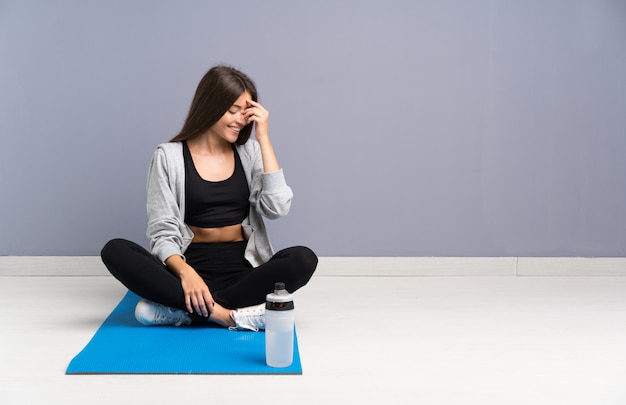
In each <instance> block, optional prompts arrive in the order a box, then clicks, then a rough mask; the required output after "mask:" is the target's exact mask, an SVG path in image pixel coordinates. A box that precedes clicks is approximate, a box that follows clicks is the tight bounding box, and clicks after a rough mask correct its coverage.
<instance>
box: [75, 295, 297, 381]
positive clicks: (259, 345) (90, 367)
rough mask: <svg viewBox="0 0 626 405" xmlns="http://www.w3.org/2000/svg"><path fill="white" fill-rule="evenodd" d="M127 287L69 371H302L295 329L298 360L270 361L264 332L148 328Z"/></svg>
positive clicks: (267, 372)
mask: <svg viewBox="0 0 626 405" xmlns="http://www.w3.org/2000/svg"><path fill="white" fill-rule="evenodd" d="M139 299H140V298H139V297H138V296H137V295H135V294H133V293H132V292H130V291H129V292H128V293H127V294H126V296H125V297H124V298H123V299H122V301H121V302H120V303H119V304H118V306H117V307H116V308H115V309H114V310H113V312H112V313H111V315H109V317H108V318H107V319H106V320H105V321H104V323H103V324H102V326H100V328H99V329H98V331H97V332H96V334H95V335H94V337H93V338H92V339H91V341H90V342H89V343H88V344H87V346H86V347H85V348H84V349H83V350H82V351H81V352H80V353H79V354H78V355H76V357H74V359H73V360H72V361H71V362H70V364H69V366H68V367H67V371H66V374H302V365H301V363H300V354H299V352H298V341H297V336H296V335H295V332H294V356H293V363H292V365H291V366H289V367H285V368H272V367H269V366H267V365H266V364H265V333H263V332H235V331H230V330H228V329H225V328H221V327H210V326H209V327H207V326H204V327H193V326H191V327H190V326H186V327H176V326H153V327H147V326H143V325H141V324H139V322H137V321H136V320H135V315H134V311H135V305H136V304H137V302H138V301H139Z"/></svg>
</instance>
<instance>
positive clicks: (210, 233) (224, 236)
mask: <svg viewBox="0 0 626 405" xmlns="http://www.w3.org/2000/svg"><path fill="white" fill-rule="evenodd" d="M189 229H191V232H193V240H192V243H218V242H240V241H242V240H244V237H243V228H242V226H241V224H237V225H229V226H222V227H220V228H200V227H197V226H191V225H190V226H189Z"/></svg>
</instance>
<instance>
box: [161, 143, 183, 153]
mask: <svg viewBox="0 0 626 405" xmlns="http://www.w3.org/2000/svg"><path fill="white" fill-rule="evenodd" d="M182 149H183V143H182V142H165V143H162V144H159V145H157V147H156V150H157V151H159V150H160V151H163V152H164V153H166V154H170V153H174V152H178V151H181V150H182Z"/></svg>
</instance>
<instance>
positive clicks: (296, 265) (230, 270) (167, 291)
mask: <svg viewBox="0 0 626 405" xmlns="http://www.w3.org/2000/svg"><path fill="white" fill-rule="evenodd" d="M245 248H246V242H245V241H243V242H228V243H192V244H191V245H190V246H189V247H188V248H187V251H186V252H185V257H186V259H187V263H189V265H190V266H191V267H193V268H194V269H195V270H196V272H198V274H199V275H200V276H201V277H202V279H204V282H205V283H206V284H207V286H208V287H209V291H211V295H212V296H213V299H214V300H215V302H217V303H218V304H220V305H221V306H223V307H224V308H227V309H236V308H243V307H248V306H251V305H257V304H261V303H263V302H265V296H266V295H267V294H269V293H271V292H272V291H274V283H276V282H279V281H280V282H283V283H285V288H286V289H287V291H289V292H294V291H296V290H297V289H299V288H300V287H302V286H304V285H305V284H306V283H307V282H308V281H309V279H310V278H311V276H312V275H313V272H314V271H315V268H316V267H317V256H316V255H315V253H313V251H311V249H309V248H306V247H304V246H295V247H291V248H287V249H284V250H281V251H280V252H277V253H276V254H275V255H274V256H272V258H271V259H270V260H269V261H268V262H267V263H264V264H262V265H260V266H258V267H256V268H253V267H252V265H250V263H248V261H247V260H246V259H245V258H244V252H245ZM101 257H102V261H103V262H104V264H105V266H106V267H107V268H108V269H109V271H110V272H111V274H113V276H114V277H115V278H117V279H118V280H119V281H120V282H121V283H122V284H124V285H125V286H126V287H127V288H128V289H129V290H131V291H132V292H134V293H135V294H137V295H139V296H140V297H142V298H146V299H148V300H150V301H153V302H157V303H159V304H163V305H166V306H168V307H173V308H178V309H182V310H185V311H186V306H185V294H184V292H183V288H182V285H181V282H180V279H179V278H178V277H177V276H176V275H174V274H173V273H172V272H170V271H169V270H168V268H167V266H165V265H164V264H163V263H161V261H160V260H158V259H157V258H156V257H154V256H152V254H151V253H150V252H148V251H147V250H146V249H144V248H143V247H141V246H139V245H138V244H136V243H134V242H131V241H128V240H125V239H113V240H112V241H110V242H109V243H107V244H106V245H105V246H104V248H103V249H102V252H101Z"/></svg>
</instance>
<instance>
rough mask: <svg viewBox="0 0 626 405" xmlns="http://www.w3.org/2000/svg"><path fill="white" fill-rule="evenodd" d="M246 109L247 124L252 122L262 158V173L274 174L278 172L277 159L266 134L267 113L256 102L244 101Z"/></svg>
mask: <svg viewBox="0 0 626 405" xmlns="http://www.w3.org/2000/svg"><path fill="white" fill-rule="evenodd" d="M246 101H247V103H248V108H246V112H245V114H246V117H247V119H248V122H252V121H254V125H255V127H254V135H255V137H256V140H257V142H258V143H259V146H260V147H261V156H262V157H263V171H264V172H265V173H271V172H276V171H279V170H280V165H279V164H278V159H276V154H275V153H274V147H272V142H271V141H270V137H269V134H268V121H269V116H270V114H269V112H268V111H267V110H266V109H265V108H263V106H262V105H261V104H259V103H257V102H256V101H252V100H246Z"/></svg>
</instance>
